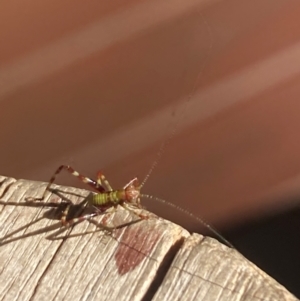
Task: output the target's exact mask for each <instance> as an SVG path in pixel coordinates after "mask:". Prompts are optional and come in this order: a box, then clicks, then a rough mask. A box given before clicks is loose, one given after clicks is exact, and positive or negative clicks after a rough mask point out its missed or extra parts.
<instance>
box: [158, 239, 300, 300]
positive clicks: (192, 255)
mask: <svg viewBox="0 0 300 301" xmlns="http://www.w3.org/2000/svg"><path fill="white" fill-rule="evenodd" d="M153 300H154V301H162V300H172V301H176V300H185V301H186V300H201V301H205V300H207V301H208V300H209V301H210V300H218V301H241V300H243V301H250V300H251V301H252V300H253V301H262V300H264V301H268V300H270V301H271V300H272V301H276V300H278V301H284V300H298V299H297V298H296V297H294V296H293V295H291V294H290V293H289V292H288V291H287V290H286V289H285V288H284V287H283V286H282V285H280V284H279V283H278V282H276V281H275V280H274V279H272V278H271V277H270V276H268V275H267V274H266V273H264V272H263V271H261V270H260V269H259V268H258V267H257V266H255V265H254V264H253V263H251V262H250V261H249V260H247V259H246V258H245V257H244V256H243V255H242V254H240V253H239V252H238V251H237V250H235V249H231V248H228V247H226V246H224V245H222V244H220V243H219V242H218V241H216V240H215V239H213V238H209V237H203V236H201V235H198V234H193V235H192V236H190V237H188V238H187V239H186V241H185V243H184V245H183V246H182V248H181V249H180V251H179V252H178V254H177V255H176V257H175V259H174V261H173V263H172V265H171V267H170V269H169V271H168V273H167V275H166V277H165V279H164V281H163V283H162V285H161V286H160V288H159V289H158V291H157V293H156V295H155V297H154V299H153Z"/></svg>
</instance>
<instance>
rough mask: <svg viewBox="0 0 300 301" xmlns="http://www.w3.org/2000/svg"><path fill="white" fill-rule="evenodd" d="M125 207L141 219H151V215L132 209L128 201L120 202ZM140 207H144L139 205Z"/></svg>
mask: <svg viewBox="0 0 300 301" xmlns="http://www.w3.org/2000/svg"><path fill="white" fill-rule="evenodd" d="M120 206H122V207H123V208H124V209H126V210H128V211H129V212H131V213H133V214H134V215H136V216H138V217H139V218H140V219H149V218H150V216H149V215H145V214H142V213H137V212H136V211H135V210H133V209H131V208H130V207H129V206H128V205H127V204H126V203H123V204H120ZM137 208H138V209H142V207H137Z"/></svg>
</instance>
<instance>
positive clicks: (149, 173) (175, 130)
mask: <svg viewBox="0 0 300 301" xmlns="http://www.w3.org/2000/svg"><path fill="white" fill-rule="evenodd" d="M201 16H202V21H203V22H204V24H205V26H206V28H207V32H208V33H209V39H210V44H209V49H208V51H207V53H208V54H207V55H206V58H205V60H204V64H203V65H202V67H201V68H200V70H199V72H198V74H197V77H196V80H195V83H194V85H193V89H192V90H191V92H190V94H189V95H188V97H187V100H186V102H185V106H184V108H183V110H182V112H181V117H180V118H179V119H178V120H177V122H176V124H175V126H174V127H173V130H172V132H171V134H170V135H169V137H168V138H167V139H165V140H164V141H163V142H162V143H161V145H160V148H159V150H158V152H157V154H156V159H155V160H154V162H153V163H152V165H151V167H150V169H149V171H148V173H147V174H146V176H145V178H144V180H143V181H142V183H141V185H140V188H142V187H143V186H144V185H145V183H146V182H147V181H148V179H149V178H150V176H151V174H152V173H153V171H154V169H155V168H156V166H157V164H158V163H159V161H160V160H161V157H162V155H163V153H164V151H165V148H166V146H167V144H168V143H169V142H170V141H171V140H172V138H173V137H174V136H175V134H176V132H177V130H178V125H179V124H180V121H181V120H182V118H183V117H184V115H185V111H186V109H187V106H188V103H189V101H190V100H191V98H192V97H193V95H194V94H195V91H196V88H197V83H198V82H199V80H200V77H201V75H202V73H203V70H204V68H205V66H206V63H207V60H208V57H209V54H210V52H211V51H210V50H211V49H212V47H213V41H214V40H213V35H212V32H211V28H210V26H209V24H208V23H207V21H206V19H205V18H204V17H203V15H201Z"/></svg>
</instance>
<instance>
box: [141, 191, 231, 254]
mask: <svg viewBox="0 0 300 301" xmlns="http://www.w3.org/2000/svg"><path fill="white" fill-rule="evenodd" d="M140 196H141V197H143V198H146V199H151V200H155V201H157V202H160V203H163V204H166V205H168V206H170V207H172V208H175V209H177V210H178V211H181V212H182V213H184V214H186V215H189V216H190V217H192V218H193V219H195V220H197V221H198V222H200V223H201V224H202V225H203V226H204V227H206V228H207V229H208V230H209V231H211V232H212V233H213V234H214V235H215V236H216V237H217V238H219V239H220V240H221V241H222V242H223V243H225V244H226V245H227V246H228V247H230V248H233V249H235V247H234V246H233V245H232V244H231V243H230V242H229V241H228V240H227V239H226V238H225V237H224V236H222V235H221V234H220V233H219V232H218V231H217V230H216V229H215V228H214V227H212V226H211V225H209V224H208V223H207V222H205V221H204V220H203V219H202V218H200V217H198V216H196V215H194V214H193V213H191V212H190V211H188V210H187V209H184V208H182V207H180V206H178V205H175V204H173V203H171V202H168V201H166V200H164V199H161V198H158V197H155V196H153V195H149V194H140Z"/></svg>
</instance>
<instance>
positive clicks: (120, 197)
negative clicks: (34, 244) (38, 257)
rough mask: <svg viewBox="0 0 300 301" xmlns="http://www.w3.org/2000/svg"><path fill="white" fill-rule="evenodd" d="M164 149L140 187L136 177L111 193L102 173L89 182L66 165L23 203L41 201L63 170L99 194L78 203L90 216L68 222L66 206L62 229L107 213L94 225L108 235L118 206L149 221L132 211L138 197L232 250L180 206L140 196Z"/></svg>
mask: <svg viewBox="0 0 300 301" xmlns="http://www.w3.org/2000/svg"><path fill="white" fill-rule="evenodd" d="M164 147H165V143H163V144H162V146H161V148H160V151H159V152H158V157H157V159H156V160H155V161H154V163H153V164H152V166H151V168H150V170H149V172H148V174H147V175H146V177H145V179H144V181H143V182H142V184H141V185H139V182H138V179H137V178H133V179H132V180H130V181H129V182H128V183H127V184H126V185H125V186H124V187H123V188H122V189H118V190H113V188H112V187H111V185H110V183H109V182H108V180H107V179H106V178H105V176H104V175H103V174H102V173H101V172H98V174H97V180H96V181H95V180H93V179H90V178H88V177H86V176H84V175H82V174H80V173H79V172H77V171H75V170H74V169H73V168H72V167H71V166H69V165H61V166H59V167H58V169H57V170H56V171H55V173H54V174H53V176H52V177H51V179H50V181H49V183H48V185H47V186H46V188H45V190H44V193H43V195H42V197H40V198H33V197H27V198H26V201H27V202H39V201H43V200H44V198H45V196H46V192H47V191H48V190H49V189H50V187H51V185H52V184H53V182H54V181H55V178H56V176H57V175H58V174H59V173H60V172H61V171H62V170H66V171H68V172H69V173H70V174H71V175H73V176H75V177H77V178H78V179H79V180H80V181H81V182H83V183H85V184H87V185H89V186H90V187H92V188H93V189H95V190H96V191H97V192H98V193H96V194H90V195H89V196H88V197H87V198H85V200H84V201H83V202H82V204H81V205H82V206H83V207H91V208H92V209H93V212H92V213H88V214H84V215H82V216H79V217H76V218H72V219H70V220H67V216H68V212H69V210H70V207H71V206H72V204H71V203H69V204H68V205H67V206H66V208H65V210H64V211H63V212H62V216H61V220H60V221H61V224H62V226H64V227H70V226H72V225H74V224H76V223H79V222H83V221H85V220H90V219H91V218H93V217H95V216H97V215H101V214H106V217H105V218H104V219H103V221H102V224H98V223H97V226H98V227H100V228H103V229H104V230H108V231H110V232H111V231H113V230H114V229H115V228H109V227H107V225H106V221H107V219H108V216H109V215H110V214H112V213H113V212H114V211H116V209H117V207H118V206H121V207H123V208H124V209H126V210H128V211H129V212H131V213H132V214H134V215H136V216H137V217H139V218H140V219H141V220H145V219H149V218H150V216H149V215H145V214H142V213H139V212H137V211H136V210H135V209H143V206H142V205H141V201H140V198H141V197H144V198H148V199H152V200H155V201H158V202H161V203H165V204H167V205H168V206H171V207H173V208H175V209H177V210H179V211H181V212H183V213H184V214H186V215H189V216H190V217H192V218H194V219H196V220H197V221H199V222H200V223H201V224H202V225H204V226H205V227H206V228H208V229H209V230H210V231H211V232H212V233H214V234H215V235H216V236H217V237H218V238H219V239H220V240H221V241H223V242H224V243H225V244H226V245H228V246H229V247H232V248H233V245H232V244H231V243H230V242H229V241H227V240H226V239H225V238H224V237H223V236H222V235H221V234H220V233H219V232H218V231H217V230H215V229H214V228H213V227H212V226H210V225H209V224H208V223H206V222H205V221H203V220H202V219H200V218H199V217H197V216H195V215H193V214H192V213H190V212H189V211H188V210H185V209H183V208H181V207H180V206H177V205H174V204H173V203H171V202H168V201H166V200H163V199H160V198H157V197H155V196H152V195H148V194H141V188H142V186H143V185H144V184H145V182H146V181H147V179H148V178H149V176H150V174H151V173H152V171H153V170H154V168H155V167H156V165H157V163H158V160H159V159H160V157H161V154H162V153H163V150H164ZM124 225H127V224H124ZM121 226H122V225H121ZM121 226H120V227H121Z"/></svg>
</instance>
